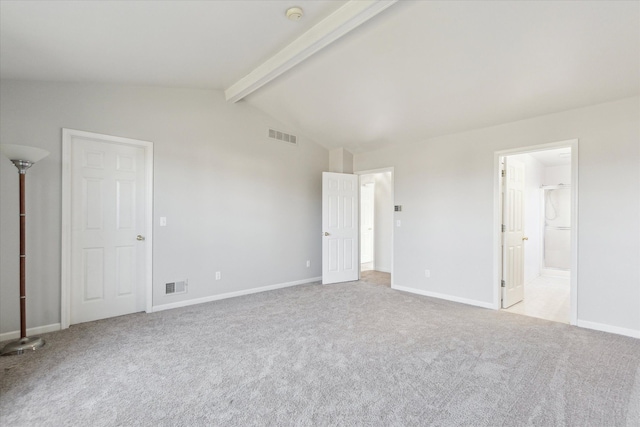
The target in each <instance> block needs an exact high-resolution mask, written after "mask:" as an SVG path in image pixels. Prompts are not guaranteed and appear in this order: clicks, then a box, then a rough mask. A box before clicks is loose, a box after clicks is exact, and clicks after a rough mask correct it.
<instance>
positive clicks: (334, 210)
mask: <svg viewBox="0 0 640 427" xmlns="http://www.w3.org/2000/svg"><path fill="white" fill-rule="evenodd" d="M322 231H323V236H322V283H323V284H328V283H338V282H348V281H352V280H358V273H359V271H360V263H359V262H358V176H357V175H350V174H343V173H333V172H323V173H322Z"/></svg>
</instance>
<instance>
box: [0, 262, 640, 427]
mask: <svg viewBox="0 0 640 427" xmlns="http://www.w3.org/2000/svg"><path fill="white" fill-rule="evenodd" d="M367 277H369V279H368V280H367V279H365V280H363V281H361V282H356V283H345V284H335V285H328V286H322V285H319V284H313V285H303V286H297V287H293V288H288V289H282V290H278V291H271V292H266V293H261V294H255V295H249V296H245V297H239V298H233V299H228V300H224V301H218V302H213V303H208V304H201V305H197V306H191V307H186V308H181V309H175V310H170V311H164V312H159V313H154V314H134V315H129V316H123V317H118V318H113V319H108V320H103V321H97V322H91V323H87V324H82V325H77V326H73V327H71V328H70V329H68V330H65V331H60V332H55V333H50V334H45V335H43V337H44V338H46V340H47V346H46V347H45V348H43V349H42V350H40V351H38V352H33V353H30V354H26V355H23V356H11V357H3V358H0V369H1V372H0V392H1V395H0V424H2V425H5V426H26V425H49V426H63V425H73V426H115V425H136V426H138V425H139V426H155V425H162V426H181V425H184V426H187V425H188V426H193V425H217V426H237V425H242V426H244V425H283V426H287V425H302V426H306V425H368V426H400V425H430V426H431V425H433V426H520V425H544V426H556V425H558V426H559V425H569V426H581V427H582V426H598V427H601V426H623V425H629V426H638V425H640V340H636V339H632V338H626V337H622V336H617V335H611V334H606V333H600V332H595V331H589V330H585V329H579V328H575V327H571V326H568V325H564V324H560V323H552V322H547V321H544V320H539V319H533V318H529V317H525V316H519V315H515V314H509V313H504V312H497V311H492V310H485V309H480V308H474V307H470V306H465V305H462V304H456V303H451V302H447V301H441V300H436V299H431V298H426V297H422V296H416V295H411V294H407V293H403V292H398V291H394V290H392V289H390V288H389V287H388V286H384V285H383V284H382V283H383V280H382V279H381V277H382V276H380V275H379V274H371V275H368V276H367Z"/></svg>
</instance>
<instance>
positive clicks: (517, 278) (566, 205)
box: [496, 141, 577, 324]
mask: <svg viewBox="0 0 640 427" xmlns="http://www.w3.org/2000/svg"><path fill="white" fill-rule="evenodd" d="M497 162H498V166H499V167H498V186H497V190H498V208H497V217H498V221H499V227H498V233H497V234H498V236H497V241H498V242H499V250H498V253H499V255H498V259H499V268H498V273H499V280H498V282H497V283H498V287H497V299H498V301H497V304H496V306H497V307H496V308H501V309H503V310H504V311H506V312H510V313H515V314H522V315H527V316H532V317H537V318H542V319H546V320H551V321H555V322H562V323H571V324H575V323H576V319H577V307H576V304H577V297H576V293H577V277H576V274H575V273H576V271H575V266H576V265H577V254H576V253H575V252H576V251H577V245H576V242H577V240H576V236H577V233H576V228H577V215H576V214H575V207H576V206H577V188H576V187H577V141H568V142H564V143H558V144H549V145H545V146H540V147H533V148H529V149H524V150H522V151H516V150H514V151H510V152H503V153H499V155H498V158H497Z"/></svg>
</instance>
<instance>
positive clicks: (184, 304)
mask: <svg viewBox="0 0 640 427" xmlns="http://www.w3.org/2000/svg"><path fill="white" fill-rule="evenodd" d="M319 280H322V277H311V278H308V279H302V280H296V281H295V282H287V283H279V284H276V285H269V286H262V287H260V288H252V289H245V290H243V291H237V292H227V293H226V294H218V295H211V296H208V297H203V298H195V299H190V300H185V301H178V302H172V303H170V304H161V305H154V306H153V310H152V311H153V312H154V313H155V312H156V311H163V310H170V309H172V308H179V307H187V306H190V305H195V304H202V303H205V302H211V301H218V300H221V299H227V298H234V297H239V296H242V295H250V294H256V293H258V292H266V291H273V290H275V289H282V288H288V287H290V286H297V285H304V284H305V283H312V282H317V281H319Z"/></svg>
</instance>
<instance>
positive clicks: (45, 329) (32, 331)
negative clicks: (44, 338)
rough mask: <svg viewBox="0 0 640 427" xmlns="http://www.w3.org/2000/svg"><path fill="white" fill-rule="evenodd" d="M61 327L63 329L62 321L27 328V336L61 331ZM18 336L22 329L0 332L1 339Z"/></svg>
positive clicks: (16, 337)
mask: <svg viewBox="0 0 640 427" xmlns="http://www.w3.org/2000/svg"><path fill="white" fill-rule="evenodd" d="M60 329H61V328H60V323H52V324H50V325H44V326H36V327H35V328H29V329H27V336H28V337H30V336H34V335H40V334H46V333H49V332H55V331H59V330H60ZM18 338H20V331H11V332H4V333H2V334H0V341H7V340H15V339H18Z"/></svg>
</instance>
